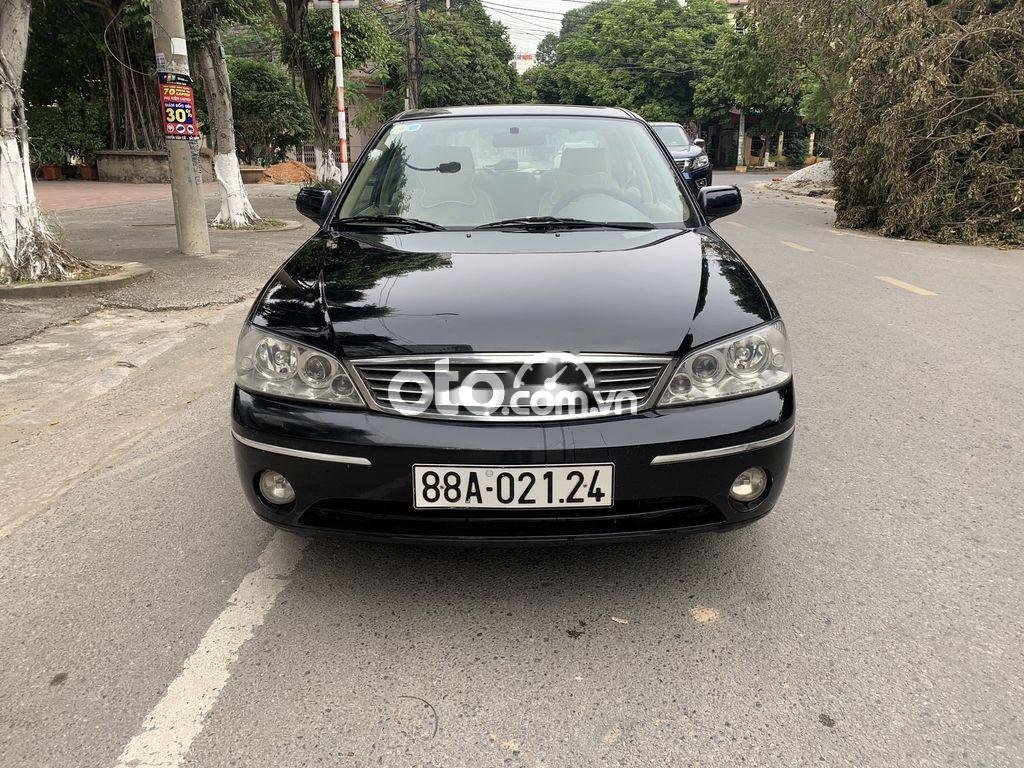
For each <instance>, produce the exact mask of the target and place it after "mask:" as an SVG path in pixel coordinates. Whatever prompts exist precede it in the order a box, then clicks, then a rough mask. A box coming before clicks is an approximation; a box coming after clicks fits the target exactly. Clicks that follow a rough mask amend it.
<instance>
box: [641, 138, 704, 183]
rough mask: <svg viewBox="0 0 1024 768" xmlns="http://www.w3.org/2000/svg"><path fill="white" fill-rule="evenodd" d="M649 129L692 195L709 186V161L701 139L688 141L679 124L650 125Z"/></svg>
mask: <svg viewBox="0 0 1024 768" xmlns="http://www.w3.org/2000/svg"><path fill="white" fill-rule="evenodd" d="M651 127H652V128H654V132H655V133H656V134H658V138H659V139H661V141H662V142H663V143H664V144H665V146H666V147H667V148H668V151H669V153H670V154H671V155H672V162H674V163H675V164H676V168H678V169H679V172H680V173H681V174H683V178H684V179H686V180H687V181H688V182H689V183H690V189H691V190H692V191H693V192H694V193H696V192H697V191H698V190H699V189H700V188H701V187H709V186H711V183H712V170H711V160H710V158H708V154H707V152H706V151H705V150H704V140H703V139H695V140H693V141H690V137H689V136H687V135H686V130H685V129H684V128H683V126H681V125H680V124H679V123H651Z"/></svg>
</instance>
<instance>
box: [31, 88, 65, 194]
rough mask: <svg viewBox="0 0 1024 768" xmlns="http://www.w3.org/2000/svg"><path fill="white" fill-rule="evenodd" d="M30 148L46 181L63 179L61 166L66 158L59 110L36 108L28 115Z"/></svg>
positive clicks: (63, 128)
mask: <svg viewBox="0 0 1024 768" xmlns="http://www.w3.org/2000/svg"><path fill="white" fill-rule="evenodd" d="M28 124H29V131H30V132H31V146H32V149H33V151H34V154H35V159H36V163H37V165H38V166H39V170H40V171H41V172H42V175H43V178H44V179H46V180H47V181H56V180H57V179H61V178H63V177H64V172H63V169H62V168H61V164H62V163H63V162H64V159H65V158H66V157H67V153H66V152H65V151H64V138H65V133H66V128H65V127H64V125H63V120H62V118H61V115H60V112H59V110H57V109H56V108H54V107H50V106H46V107H38V108H35V109H32V110H31V111H30V113H29V122H28Z"/></svg>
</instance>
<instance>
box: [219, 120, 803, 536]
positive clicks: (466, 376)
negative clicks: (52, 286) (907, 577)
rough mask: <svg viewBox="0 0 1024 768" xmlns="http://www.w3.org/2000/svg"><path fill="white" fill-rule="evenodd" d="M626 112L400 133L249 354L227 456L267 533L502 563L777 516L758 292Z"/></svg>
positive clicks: (706, 202)
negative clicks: (500, 550)
mask: <svg viewBox="0 0 1024 768" xmlns="http://www.w3.org/2000/svg"><path fill="white" fill-rule="evenodd" d="M740 203H741V199H740V193H739V190H738V189H736V188H735V187H705V188H703V189H702V190H701V191H700V193H699V194H698V195H697V196H696V197H695V196H693V195H692V194H691V193H690V192H689V191H688V190H687V189H686V188H685V185H684V184H683V183H682V181H681V180H680V178H679V176H678V175H677V174H676V173H674V171H673V166H672V157H671V156H670V155H669V154H668V153H667V151H666V150H665V147H664V146H663V145H662V143H661V142H659V141H657V139H656V138H655V135H654V133H653V130H652V128H651V127H650V126H649V125H647V124H646V123H645V122H644V121H643V120H641V119H640V118H639V117H637V116H636V115H634V114H632V113H630V112H626V111H624V110H620V109H612V108H592V107H565V106H514V107H501V106H492V107H458V108H450V109H436V110H419V111H412V112H406V113H404V114H402V115H399V116H398V117H396V118H394V119H393V120H391V121H390V122H389V123H387V124H386V125H385V126H384V127H383V128H381V130H380V131H379V132H378V133H377V135H376V136H375V137H374V138H373V139H372V141H371V142H370V144H369V146H368V148H367V150H366V151H365V152H364V153H363V155H362V156H361V157H360V158H359V161H358V162H357V163H356V164H355V166H354V168H353V170H352V172H351V174H350V175H349V176H348V178H347V179H346V180H345V182H344V184H343V185H342V188H341V191H340V193H339V194H338V195H337V196H333V197H332V195H331V193H330V192H328V191H326V190H320V189H303V190H302V191H301V192H300V193H299V196H298V200H297V206H298V208H299V210H300V211H301V212H302V213H303V214H305V215H307V216H309V217H310V218H312V219H314V220H315V221H317V222H318V223H319V224H320V228H319V230H318V231H317V233H316V234H315V235H314V236H313V237H312V238H310V240H309V241H308V242H306V243H305V244H304V245H303V246H302V247H301V248H300V249H299V250H298V251H297V252H296V253H295V254H294V255H293V256H292V257H291V258H289V259H288V260H287V261H286V262H285V263H284V265H283V266H282V267H281V268H280V269H279V270H278V272H277V273H276V274H275V275H274V276H273V277H272V278H271V280H270V282H269V283H268V284H267V286H266V287H265V288H264V290H263V292H262V293H261V294H260V296H259V298H258V299H257V300H256V303H255V305H254V306H253V308H252V311H251V313H250V314H249V317H248V319H247V321H246V324H245V327H244V328H243V330H242V334H241V338H240V340H239V343H238V352H237V358H236V386H235V390H234V396H233V403H232V434H233V437H234V448H235V457H236V461H237V465H238V471H239V473H240V475H241V481H242V488H243V489H244V491H245V494H246V496H247V497H248V499H249V502H250V503H251V504H252V506H253V508H254V509H255V511H256V513H257V514H258V515H259V516H260V517H262V518H263V519H264V520H266V521H268V522H270V523H273V524H274V525H277V526H281V527H283V528H286V529H289V530H293V531H299V532H315V533H325V534H327V533H330V534H339V535H344V536H349V537H361V538H371V539H378V540H406V541H412V540H417V541H424V540H425V541H435V542H462V543H466V542H490V543H505V544H512V543H515V544H522V543H564V542H568V541H584V540H585V541H603V540H608V539H633V538H645V537H652V536H660V535H664V534H671V533H678V532H694V531H709V530H715V531H720V530H726V529H729V528H734V527H736V526H739V525H743V524H746V523H749V522H751V521H753V520H756V519H757V518H760V517H761V516H763V515H765V514H766V513H767V512H768V511H769V510H771V509H772V507H773V506H774V505H775V503H776V501H777V500H778V498H779V494H780V493H781V492H782V486H783V482H784V481H785V478H786V472H787V469H788V466H789V458H790V451H791V448H792V440H793V438H792V436H793V430H794V424H795V400H794V394H793V383H792V373H791V371H792V367H791V366H792V360H791V356H790V351H789V344H788V341H787V338H786V330H785V327H784V326H783V324H782V320H781V319H780V317H779V312H778V310H777V309H776V307H775V305H774V304H773V303H772V300H771V298H770V297H769V296H768V293H767V291H766V290H765V288H764V286H763V285H762V283H761V282H760V281H759V280H758V278H757V277H756V276H755V275H754V273H753V272H752V271H751V269H750V267H748V266H747V264H746V263H745V262H744V261H743V259H741V258H740V256H739V255H738V254H737V253H736V252H735V251H734V250H733V249H732V248H731V247H730V246H729V245H728V244H727V243H726V242H725V241H724V240H723V239H722V238H721V237H719V236H718V234H716V233H715V231H714V230H713V229H711V227H710V226H709V223H710V222H711V221H712V220H713V219H715V218H717V217H719V216H724V215H727V214H729V213H733V212H735V211H736V210H738V209H739V207H740Z"/></svg>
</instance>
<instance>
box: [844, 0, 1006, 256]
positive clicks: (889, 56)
mask: <svg viewBox="0 0 1024 768" xmlns="http://www.w3.org/2000/svg"><path fill="white" fill-rule="evenodd" d="M1022 45H1024V14H1021V12H1020V4H1019V3H1015V2H1007V0H949V1H948V2H946V3H944V4H942V5H935V6H926V5H925V4H924V3H921V2H916V1H914V0H897V1H896V2H893V4H892V5H891V6H889V7H888V8H886V9H885V10H884V11H883V12H882V13H881V15H880V17H879V19H878V23H877V24H876V25H875V28H874V31H873V32H871V33H870V34H869V35H867V37H866V38H865V39H864V41H863V44H862V46H861V55H860V56H859V57H858V58H857V60H856V61H855V62H854V63H853V65H852V66H851V68H850V70H849V76H850V81H851V84H850V86H849V88H848V90H846V91H845V92H844V93H842V94H841V95H840V96H839V98H838V100H837V102H836V109H835V114H834V117H833V120H834V136H833V142H834V144H833V152H834V154H833V169H834V172H835V183H836V190H837V204H836V214H837V224H839V225H840V226H849V227H878V228H880V229H881V231H882V232H883V233H884V234H886V235H893V236H899V237H908V238H929V239H935V240H939V241H941V242H950V241H963V242H970V243H989V244H997V245H1011V246H1022V245H1024V142H1022V136H1024V90H1022V89H1021V83H1022V82H1024V57H1022V56H1021V49H1022Z"/></svg>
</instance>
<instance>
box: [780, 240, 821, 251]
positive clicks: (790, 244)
mask: <svg viewBox="0 0 1024 768" xmlns="http://www.w3.org/2000/svg"><path fill="white" fill-rule="evenodd" d="M779 242H781V243H782V244H783V245H785V246H787V247H788V248H792V249H793V250H794V251H803V252H804V253H814V249H813V248H808V247H807V246H806V245H800V243H793V242H790V241H789V240H780V241H779Z"/></svg>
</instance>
